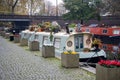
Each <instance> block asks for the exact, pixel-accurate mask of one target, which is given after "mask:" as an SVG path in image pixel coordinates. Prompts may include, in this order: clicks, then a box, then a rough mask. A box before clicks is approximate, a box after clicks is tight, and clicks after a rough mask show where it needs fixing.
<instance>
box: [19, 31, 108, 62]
mask: <svg viewBox="0 0 120 80" xmlns="http://www.w3.org/2000/svg"><path fill="white" fill-rule="evenodd" d="M21 34H23V33H21ZM25 34H30V32H27V33H25ZM26 36H27V35H26ZM49 38H50V32H34V33H32V34H31V36H30V37H29V38H28V45H30V43H31V42H32V41H37V42H38V43H39V50H40V51H42V46H43V45H47V46H51V45H53V46H54V47H55V56H56V57H58V58H61V53H63V52H64V51H68V50H71V51H75V52H77V53H78V54H79V60H80V61H81V62H86V61H87V60H88V59H90V60H89V61H90V62H98V60H99V59H100V58H106V53H105V52H104V50H102V49H100V50H99V51H97V52H96V51H85V49H91V45H92V34H91V33H89V32H71V33H70V34H66V32H58V33H53V40H52V41H50V39H49Z"/></svg>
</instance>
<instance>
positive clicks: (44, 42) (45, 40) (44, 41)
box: [43, 36, 48, 45]
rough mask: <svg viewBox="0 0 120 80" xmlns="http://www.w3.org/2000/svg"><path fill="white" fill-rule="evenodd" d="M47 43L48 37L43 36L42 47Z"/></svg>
mask: <svg viewBox="0 0 120 80" xmlns="http://www.w3.org/2000/svg"><path fill="white" fill-rule="evenodd" d="M47 43H48V37H47V36H44V37H43V45H45V44H47Z"/></svg>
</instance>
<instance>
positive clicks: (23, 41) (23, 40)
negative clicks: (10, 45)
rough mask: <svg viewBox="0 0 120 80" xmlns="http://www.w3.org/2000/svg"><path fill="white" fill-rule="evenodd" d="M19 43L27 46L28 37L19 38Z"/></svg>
mask: <svg viewBox="0 0 120 80" xmlns="http://www.w3.org/2000/svg"><path fill="white" fill-rule="evenodd" d="M20 45H21V46H28V39H25V38H22V39H20Z"/></svg>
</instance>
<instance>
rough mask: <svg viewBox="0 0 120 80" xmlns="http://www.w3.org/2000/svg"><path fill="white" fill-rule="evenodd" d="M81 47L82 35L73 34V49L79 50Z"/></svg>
mask: <svg viewBox="0 0 120 80" xmlns="http://www.w3.org/2000/svg"><path fill="white" fill-rule="evenodd" d="M82 48H83V37H82V36H75V50H76V51H80V49H82Z"/></svg>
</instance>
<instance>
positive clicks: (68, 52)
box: [63, 50, 77, 54]
mask: <svg viewBox="0 0 120 80" xmlns="http://www.w3.org/2000/svg"><path fill="white" fill-rule="evenodd" d="M63 53H64V54H77V52H75V51H71V50H69V51H64V52H63Z"/></svg>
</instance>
